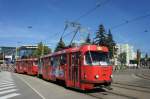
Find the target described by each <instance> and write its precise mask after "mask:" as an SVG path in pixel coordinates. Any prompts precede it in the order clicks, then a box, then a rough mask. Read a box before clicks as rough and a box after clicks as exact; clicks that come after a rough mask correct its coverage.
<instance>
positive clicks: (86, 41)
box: [85, 34, 91, 44]
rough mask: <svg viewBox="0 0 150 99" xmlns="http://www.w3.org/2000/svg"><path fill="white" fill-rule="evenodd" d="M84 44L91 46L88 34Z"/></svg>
mask: <svg viewBox="0 0 150 99" xmlns="http://www.w3.org/2000/svg"><path fill="white" fill-rule="evenodd" d="M85 43H87V44H91V39H90V34H88V35H87V38H86V40H85Z"/></svg>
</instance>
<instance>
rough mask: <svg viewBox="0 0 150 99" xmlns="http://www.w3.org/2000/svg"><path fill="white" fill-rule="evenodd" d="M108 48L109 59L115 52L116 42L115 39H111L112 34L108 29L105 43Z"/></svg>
mask: <svg viewBox="0 0 150 99" xmlns="http://www.w3.org/2000/svg"><path fill="white" fill-rule="evenodd" d="M106 45H107V47H108V49H109V57H110V58H111V59H113V58H114V55H115V54H116V52H117V49H116V47H115V46H116V43H115V41H114V40H113V36H112V33H111V31H110V30H109V31H108V36H107V43H106Z"/></svg>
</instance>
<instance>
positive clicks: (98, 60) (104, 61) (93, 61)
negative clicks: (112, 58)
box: [84, 51, 110, 66]
mask: <svg viewBox="0 0 150 99" xmlns="http://www.w3.org/2000/svg"><path fill="white" fill-rule="evenodd" d="M84 64H85V65H92V66H95V65H109V64H110V62H109V57H108V53H106V52H94V51H88V52H86V54H85V61H84Z"/></svg>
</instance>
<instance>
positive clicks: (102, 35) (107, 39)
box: [93, 25, 117, 59]
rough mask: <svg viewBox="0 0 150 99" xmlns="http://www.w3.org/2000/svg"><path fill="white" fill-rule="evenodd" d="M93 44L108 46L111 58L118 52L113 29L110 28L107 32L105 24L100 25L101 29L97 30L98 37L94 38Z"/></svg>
mask: <svg viewBox="0 0 150 99" xmlns="http://www.w3.org/2000/svg"><path fill="white" fill-rule="evenodd" d="M93 44H96V45H101V46H106V47H108V49H109V56H110V58H111V59H113V58H114V55H115V54H116V52H117V49H116V48H115V46H116V43H115V41H114V40H113V35H112V33H111V31H110V30H109V31H108V33H106V31H105V28H104V26H103V25H100V26H99V29H98V31H97V32H96V37H95V38H94V42H93Z"/></svg>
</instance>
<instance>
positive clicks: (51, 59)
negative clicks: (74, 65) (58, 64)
mask: <svg viewBox="0 0 150 99" xmlns="http://www.w3.org/2000/svg"><path fill="white" fill-rule="evenodd" d="M50 61H51V62H50V64H51V66H53V65H54V58H53V57H51V58H50Z"/></svg>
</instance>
